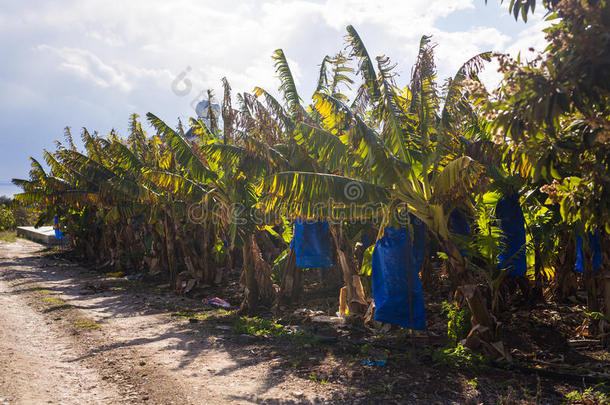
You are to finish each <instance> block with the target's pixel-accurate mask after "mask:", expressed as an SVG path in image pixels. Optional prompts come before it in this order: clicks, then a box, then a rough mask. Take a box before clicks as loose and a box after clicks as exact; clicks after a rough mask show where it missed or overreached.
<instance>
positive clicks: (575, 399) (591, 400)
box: [564, 384, 610, 405]
mask: <svg viewBox="0 0 610 405" xmlns="http://www.w3.org/2000/svg"><path fill="white" fill-rule="evenodd" d="M564 403H566V404H606V405H607V404H610V394H609V393H608V389H607V388H606V386H605V385H604V384H598V385H596V386H595V387H589V388H587V389H585V390H584V391H572V392H569V393H568V394H566V396H565V402H564Z"/></svg>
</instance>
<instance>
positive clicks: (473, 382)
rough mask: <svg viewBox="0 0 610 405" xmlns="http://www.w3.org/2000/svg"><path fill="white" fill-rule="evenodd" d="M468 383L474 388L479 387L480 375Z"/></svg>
mask: <svg viewBox="0 0 610 405" xmlns="http://www.w3.org/2000/svg"><path fill="white" fill-rule="evenodd" d="M467 384H468V385H469V386H470V387H471V388H472V389H475V390H476V389H477V388H478V387H479V379H478V377H475V378H473V379H472V380H470V381H468V382H467Z"/></svg>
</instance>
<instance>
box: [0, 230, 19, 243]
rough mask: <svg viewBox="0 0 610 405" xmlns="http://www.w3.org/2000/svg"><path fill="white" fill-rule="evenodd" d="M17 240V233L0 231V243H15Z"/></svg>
mask: <svg viewBox="0 0 610 405" xmlns="http://www.w3.org/2000/svg"><path fill="white" fill-rule="evenodd" d="M16 240H17V231H0V241H3V242H15V241H16Z"/></svg>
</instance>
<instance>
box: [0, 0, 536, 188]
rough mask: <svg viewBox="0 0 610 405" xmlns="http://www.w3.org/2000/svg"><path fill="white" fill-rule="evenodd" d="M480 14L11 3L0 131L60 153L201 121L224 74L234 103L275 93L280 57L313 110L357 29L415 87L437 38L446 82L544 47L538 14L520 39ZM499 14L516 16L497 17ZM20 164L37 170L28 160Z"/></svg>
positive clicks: (280, 0) (452, 3)
mask: <svg viewBox="0 0 610 405" xmlns="http://www.w3.org/2000/svg"><path fill="white" fill-rule="evenodd" d="M490 3H491V2H490ZM504 3H505V4H506V3H507V2H504ZM481 7H484V6H483V5H482V2H481V0H408V1H405V0H385V1H383V2H375V1H370V0H226V1H224V2H218V1H216V0H199V1H191V0H174V1H167V0H130V1H124V0H89V1H86V2H84V1H77V0H65V1H63V2H61V3H57V2H48V1H44V0H30V1H28V2H1V3H0V55H2V61H3V63H2V66H1V68H0V87H1V90H3V91H0V98H1V99H0V130H3V131H5V132H7V131H8V132H11V133H28V134H29V133H32V134H36V138H35V139H36V140H35V142H29V144H28V148H36V147H40V149H42V146H46V147H52V140H53V139H55V138H57V137H61V128H62V127H63V126H64V125H68V124H69V125H72V126H74V127H80V126H83V125H86V126H89V127H92V128H91V129H95V128H97V129H109V128H111V127H116V126H118V127H119V129H121V128H126V124H127V117H128V115H129V113H131V112H134V111H135V112H137V113H139V114H143V113H145V112H147V111H153V112H155V113H157V114H158V115H159V116H162V117H164V118H166V119H167V120H168V121H169V122H172V121H174V122H175V119H176V118H177V117H181V118H187V117H188V116H190V115H192V114H193V111H192V108H191V104H192V101H193V100H195V99H196V98H198V97H200V94H201V93H202V92H205V90H206V89H207V88H210V87H211V88H214V89H216V95H217V97H218V98H220V97H221V95H222V93H221V91H220V90H221V86H220V80H221V78H222V77H225V76H226V77H227V78H228V79H229V81H230V83H231V86H232V88H233V91H234V93H235V92H244V91H251V90H252V88H253V87H254V86H257V85H258V86H261V87H264V88H265V89H267V90H269V91H271V92H272V93H274V94H277V87H278V85H279V82H278V80H277V78H276V77H275V72H274V68H273V61H272V59H271V55H272V52H273V51H274V50H275V49H277V48H282V49H283V50H284V52H285V54H286V56H287V58H288V59H289V62H290V67H291V69H292V72H293V74H294V76H295V80H296V82H297V84H298V86H299V92H300V94H301V97H302V98H303V99H304V100H305V101H306V102H308V101H309V97H310V95H311V92H312V91H313V89H314V87H315V83H316V80H317V75H318V70H319V63H320V62H321V60H322V58H323V57H324V56H325V55H327V54H334V53H335V52H337V51H339V50H341V49H343V47H344V45H345V43H344V36H345V26H346V25H348V24H352V25H354V26H355V27H356V29H357V30H358V32H359V33H360V35H361V37H362V39H363V41H364V42H365V44H366V46H367V48H368V50H369V52H370V54H371V56H373V57H375V56H377V55H388V56H390V57H391V58H392V60H393V62H395V63H397V64H398V66H397V70H396V71H397V72H398V73H400V74H401V77H400V78H399V80H398V82H399V83H400V84H404V83H405V82H406V81H407V80H408V76H409V74H410V70H411V66H412V64H413V63H414V61H415V56H416V52H417V47H418V44H419V39H420V37H421V36H422V35H423V34H432V35H433V41H434V42H435V43H437V44H438V45H437V48H436V55H437V66H438V70H439V77H440V79H444V78H445V77H447V76H449V75H453V74H454V73H455V71H456V70H457V68H459V66H460V65H461V64H462V63H463V62H464V61H466V60H467V59H468V58H470V57H471V56H473V55H475V54H477V53H479V52H482V51H486V50H490V49H491V50H495V51H501V52H502V51H511V52H516V51H518V50H521V51H522V52H523V51H526V50H527V48H529V47H530V46H534V47H536V48H537V49H541V48H542V44H543V43H544V41H543V35H542V34H541V33H540V29H541V27H542V26H543V24H544V22H542V21H541V18H540V16H539V15H538V14H540V13H539V12H538V11H537V15H536V16H535V17H530V21H529V22H528V24H526V25H523V24H522V23H519V24H521V25H519V27H520V26H523V27H524V30H523V31H522V32H520V33H516V30H517V28H515V27H517V25H515V24H517V23H514V22H513V21H511V22H510V23H511V24H512V25H511V26H510V27H512V28H510V29H509V28H507V27H505V26H501V24H498V23H495V25H494V24H493V23H488V22H486V20H485V19H475V18H473V19H472V21H476V23H473V24H467V23H464V21H466V20H463V21H462V20H459V18H458V17H454V16H456V15H461V16H464V15H468V18H470V17H471V14H473V13H475V12H478V11H480V9H481ZM488 7H491V6H488ZM473 9H474V10H475V11H473ZM484 11H485V12H490V11H489V8H486V9H485V10H484ZM540 11H542V10H540ZM498 12H499V13H502V16H505V15H506V14H507V11H506V10H505V9H500V8H499V7H498ZM460 13H461V14H460ZM469 13H470V14H469ZM506 20H508V19H506ZM447 27H451V28H447ZM511 30H512V31H511ZM16 38H18V39H19V40H18V41H17V40H15V39H16ZM33 61H34V63H33ZM187 67H190V68H191V69H190V71H189V72H188V73H187V76H186V79H188V80H189V81H190V91H189V92H188V93H187V94H186V95H183V96H179V95H177V94H176V93H175V92H173V91H172V82H173V81H174V80H175V79H176V77H178V75H179V74H180V73H181V72H183V71H185V69H187ZM485 74H490V75H491V76H493V72H491V73H489V72H486V73H485ZM29 115H33V116H36V117H39V121H35V122H32V121H29V122H28V123H27V125H29V127H27V128H26V127H24V125H26V124H24V123H23V122H22V121H23V120H21V121H20V120H19V119H17V118H15V117H23V116H29ZM32 136H33V135H32ZM32 139H33V138H32ZM2 153H4V151H3V152H2ZM9 153H10V152H9ZM23 153H26V154H27V152H23ZM13 156H17V155H16V154H14V153H13V154H12V155H11V157H13ZM5 160H6V161H8V160H9V159H4V157H3V156H0V172H5V171H6V170H8V169H5V167H4V166H1V165H2V164H3V163H2V162H3V161H5ZM22 160H23V162H24V165H25V166H27V156H25V155H24V156H23V158H22ZM7 167H8V168H10V167H12V166H7ZM10 170H14V169H10ZM24 170H25V169H24ZM7 173H8V171H7ZM14 175H15V176H17V175H21V174H20V173H14ZM0 181H2V179H1V178H0Z"/></svg>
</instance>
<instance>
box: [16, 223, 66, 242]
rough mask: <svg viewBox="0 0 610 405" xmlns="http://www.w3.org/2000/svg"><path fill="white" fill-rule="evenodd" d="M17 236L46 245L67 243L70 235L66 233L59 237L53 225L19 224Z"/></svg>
mask: <svg viewBox="0 0 610 405" xmlns="http://www.w3.org/2000/svg"><path fill="white" fill-rule="evenodd" d="M17 236H19V237H22V238H26V239H29V240H32V241H34V242H38V243H43V244H45V245H67V244H68V241H69V239H68V238H69V237H68V235H65V236H64V237H63V239H57V238H56V237H55V230H54V229H53V227H52V226H41V227H40V228H34V227H33V226H19V227H17Z"/></svg>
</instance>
